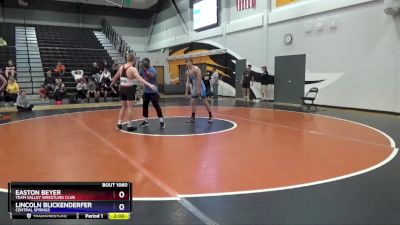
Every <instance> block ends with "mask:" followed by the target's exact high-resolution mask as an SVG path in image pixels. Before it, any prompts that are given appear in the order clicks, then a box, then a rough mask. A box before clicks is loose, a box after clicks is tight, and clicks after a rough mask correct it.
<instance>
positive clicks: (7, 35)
mask: <svg viewBox="0 0 400 225" xmlns="http://www.w3.org/2000/svg"><path fill="white" fill-rule="evenodd" d="M0 37H1V38H3V39H4V40H5V41H6V42H7V46H3V47H0V65H2V66H4V65H6V64H7V62H8V60H9V59H12V60H13V62H14V63H15V29H14V26H13V25H12V24H8V23H0Z"/></svg>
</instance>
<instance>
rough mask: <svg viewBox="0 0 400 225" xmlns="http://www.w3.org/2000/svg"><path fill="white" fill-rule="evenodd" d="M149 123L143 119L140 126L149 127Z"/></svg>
mask: <svg viewBox="0 0 400 225" xmlns="http://www.w3.org/2000/svg"><path fill="white" fill-rule="evenodd" d="M149 125H150V124H149V122H146V121H143V122H142V123H141V124H140V125H139V127H148V126H149Z"/></svg>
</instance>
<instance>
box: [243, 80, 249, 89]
mask: <svg viewBox="0 0 400 225" xmlns="http://www.w3.org/2000/svg"><path fill="white" fill-rule="evenodd" d="M242 88H250V81H249V82H247V81H245V82H243V84H242Z"/></svg>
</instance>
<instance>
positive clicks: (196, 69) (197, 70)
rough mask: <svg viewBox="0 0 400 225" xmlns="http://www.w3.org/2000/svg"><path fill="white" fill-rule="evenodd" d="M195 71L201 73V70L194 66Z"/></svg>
mask: <svg viewBox="0 0 400 225" xmlns="http://www.w3.org/2000/svg"><path fill="white" fill-rule="evenodd" d="M193 70H194V72H196V73H201V70H200V68H199V67H198V66H194V68H193Z"/></svg>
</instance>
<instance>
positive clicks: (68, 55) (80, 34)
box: [35, 25, 113, 92]
mask: <svg viewBox="0 0 400 225" xmlns="http://www.w3.org/2000/svg"><path fill="white" fill-rule="evenodd" d="M35 28H36V35H37V40H38V45H39V48H40V56H41V58H42V63H43V70H44V72H45V73H46V71H47V70H49V69H50V68H54V67H55V66H56V65H57V62H58V61H61V62H62V63H63V64H64V65H65V66H66V73H65V76H64V78H63V81H64V83H65V85H66V87H67V90H68V92H75V91H76V90H75V86H76V84H75V81H74V79H73V77H72V75H71V71H72V70H80V69H81V70H83V71H84V72H85V74H87V75H89V74H90V72H91V66H92V64H93V62H97V63H101V62H102V61H103V60H107V62H108V64H109V65H112V63H113V61H112V59H111V57H110V56H109V54H108V53H107V51H106V50H105V49H104V48H103V46H102V45H101V44H100V42H99V41H98V39H97V38H96V36H95V35H94V33H93V31H94V29H89V28H76V27H60V26H58V27H57V26H43V25H35ZM44 75H45V74H44Z"/></svg>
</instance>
